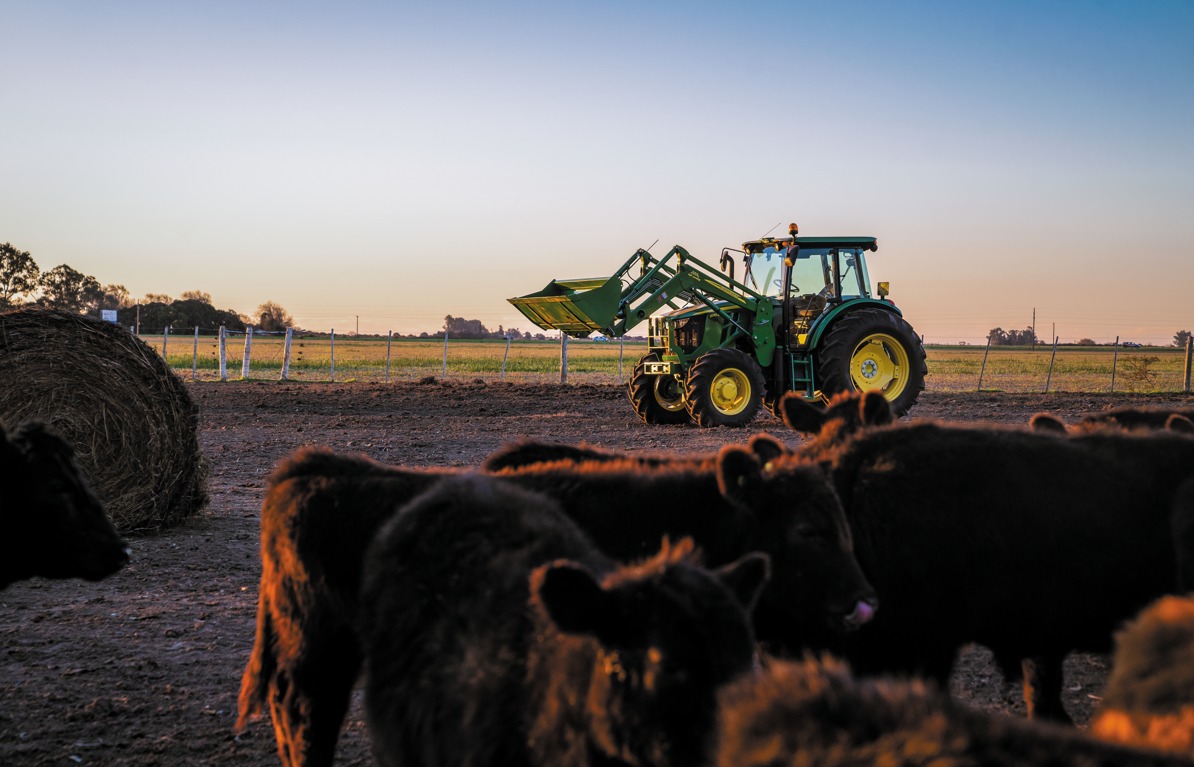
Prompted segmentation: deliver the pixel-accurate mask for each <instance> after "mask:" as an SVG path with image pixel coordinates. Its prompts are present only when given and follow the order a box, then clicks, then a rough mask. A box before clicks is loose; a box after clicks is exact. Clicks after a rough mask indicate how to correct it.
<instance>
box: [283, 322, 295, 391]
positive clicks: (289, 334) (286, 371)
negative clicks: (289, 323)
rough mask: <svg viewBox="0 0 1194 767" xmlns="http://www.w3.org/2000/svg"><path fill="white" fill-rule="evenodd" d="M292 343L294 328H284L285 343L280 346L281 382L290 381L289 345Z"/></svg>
mask: <svg viewBox="0 0 1194 767" xmlns="http://www.w3.org/2000/svg"><path fill="white" fill-rule="evenodd" d="M293 341H294V328H286V341H285V342H283V344H282V380H283V381H289V380H290V344H291V343H292V342H293Z"/></svg>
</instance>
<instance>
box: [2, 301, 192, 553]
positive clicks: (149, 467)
mask: <svg viewBox="0 0 1194 767" xmlns="http://www.w3.org/2000/svg"><path fill="white" fill-rule="evenodd" d="M30 419H40V420H42V421H46V422H47V423H50V424H51V425H52V426H53V427H54V429H55V430H57V431H58V432H59V433H60V434H62V436H63V437H65V438H66V439H67V440H68V441H69V442H70V443H71V444H73V445H74V447H75V450H76V456H77V458H78V461H79V465H80V467H81V468H82V469H83V471H84V473H85V474H86V475H87V479H88V481H89V482H90V483H91V486H92V488H93V489H94V490H95V493H96V495H97V496H99V498H100V500H101V501H102V502H103V503H104V506H105V508H106V509H107V511H108V514H109V516H110V517H111V518H112V522H113V523H114V524H115V525H116V527H117V528H119V529H120V530H121V531H122V532H126V533H132V532H148V531H153V530H158V529H161V528H165V527H170V526H172V525H175V524H177V523H178V522H180V521H181V520H183V519H185V518H187V517H189V516H191V515H192V514H194V513H195V512H197V511H199V510H200V509H201V508H203V506H204V505H205V504H206V503H207V490H206V480H207V470H208V463H207V459H206V458H205V457H204V455H203V454H202V453H201V452H200V450H199V438H198V435H199V412H198V408H197V407H196V405H195V403H194V400H192V399H191V395H190V393H189V392H188V391H187V389H186V386H185V385H184V384H183V383H182V381H180V380H179V378H178V377H177V376H176V375H175V374H174V372H173V371H171V370H170V368H169V366H168V365H167V364H166V363H165V361H164V360H163V359H162V358H161V357H160V356H159V355H158V354H157V353H156V352H154V351H153V350H152V349H151V348H149V347H148V346H147V345H146V344H145V343H144V342H142V341H141V340H139V339H138V338H136V337H135V336H133V335H132V334H131V333H129V332H128V331H127V330H126V329H124V328H123V327H121V326H119V325H114V324H112V323H109V322H99V321H97V320H93V319H89V318H87V317H83V316H80V315H77V314H72V313H69V312H61V311H57V310H52V309H42V308H19V309H11V310H8V311H3V312H0V423H5V424H9V425H13V426H15V425H16V424H18V423H20V422H22V421H26V420H30Z"/></svg>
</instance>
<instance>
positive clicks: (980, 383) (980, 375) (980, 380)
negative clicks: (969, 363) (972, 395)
mask: <svg viewBox="0 0 1194 767" xmlns="http://www.w3.org/2000/svg"><path fill="white" fill-rule="evenodd" d="M990 353H991V338H990V337H989V336H988V337H987V350H986V351H985V352H983V366H982V367H981V368H979V369H978V389H977V390H976V391H982V390H983V373H985V372H987V355H988V354H990Z"/></svg>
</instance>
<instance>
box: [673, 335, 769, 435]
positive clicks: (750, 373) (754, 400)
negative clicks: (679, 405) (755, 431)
mask: <svg viewBox="0 0 1194 767" xmlns="http://www.w3.org/2000/svg"><path fill="white" fill-rule="evenodd" d="M763 388H764V386H763V371H762V370H760V369H759V365H758V363H757V362H755V361H754V360H753V359H751V358H750V356H749V355H747V354H746V353H744V352H741V351H739V350H737V349H714V350H713V351H711V352H707V353H706V354H704V355H702V356H701V358H700V359H698V360H697V361H696V363H695V364H693V366H692V370H690V371H689V373H688V386H687V387H686V389H685V393H684V399H685V402H686V403H687V405H688V413H689V415H691V416H692V418H693V420H694V421H696V422H697V425H699V426H745V425H746V424H748V423H750V422H751V420H752V419H753V418H754V417H755V414H756V413H758V412H759V403H760V401H761V400H762V399H763Z"/></svg>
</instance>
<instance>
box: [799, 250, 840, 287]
mask: <svg viewBox="0 0 1194 767" xmlns="http://www.w3.org/2000/svg"><path fill="white" fill-rule="evenodd" d="M793 255H794V256H795V257H793ZM831 255H832V254H831V252H830V249H829V248H801V249H799V250H797V251H796V252H795V253H794V254H789V256H788V257H789V258H791V259H792V290H791V294H792V296H793V297H796V296H820V297H821V298H828V297H829V296H831V295H833V266H832V259H831Z"/></svg>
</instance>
